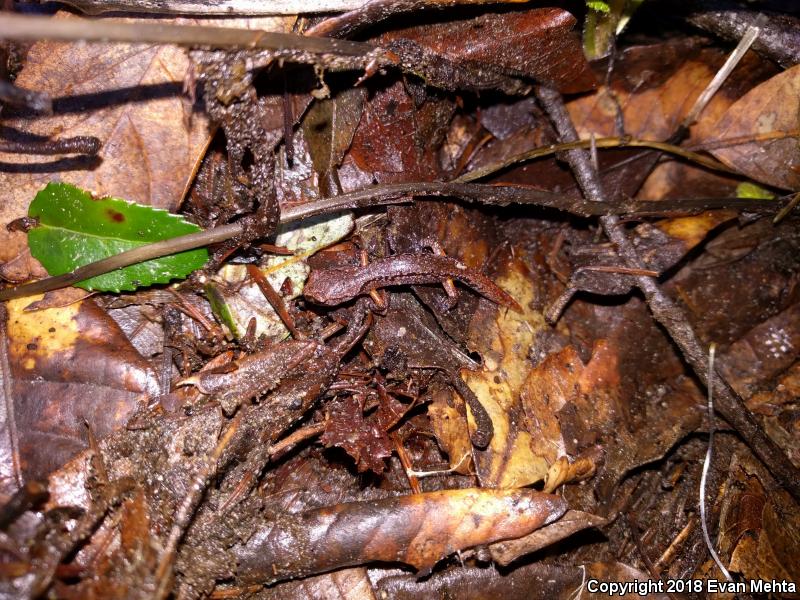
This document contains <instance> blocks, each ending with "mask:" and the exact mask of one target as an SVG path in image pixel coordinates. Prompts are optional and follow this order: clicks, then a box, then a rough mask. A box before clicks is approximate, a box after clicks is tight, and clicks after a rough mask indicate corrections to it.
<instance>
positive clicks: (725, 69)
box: [680, 15, 766, 129]
mask: <svg viewBox="0 0 800 600" xmlns="http://www.w3.org/2000/svg"><path fill="white" fill-rule="evenodd" d="M765 20H766V19H765V17H764V15H761V16H760V20H757V21H756V24H755V25H751V26H750V27H748V28H747V31H745V32H744V35H743V36H742V39H741V40H739V44H738V45H737V46H736V48H735V49H734V50H733V52H731V53H730V55H729V56H728V60H726V61H725V64H723V65H722V67H721V68H720V70H719V71H717V74H716V75H714V78H713V79H712V80H711V83H709V84H708V85H707V86H706V89H704V90H703V92H702V93H701V94H700V95H699V96H698V97H697V100H695V103H694V106H692V108H691V110H689V112H688V114H687V115H686V117H685V118H684V119H683V121H682V122H681V125H680V126H681V127H683V128H686V129H688V128H689V127H691V126H692V125H693V124H694V122H695V121H697V117H699V116H700V113H701V112H703V109H704V108H705V107H706V106H707V105H708V103H709V102H710V101H711V98H712V97H713V96H714V94H716V93H717V91H719V88H721V87H722V84H723V83H725V80H726V79H728V76H729V75H730V74H731V72H732V71H733V70H734V69H735V68H736V65H738V64H739V61H741V60H742V58H744V55H745V53H746V52H747V51H748V50H749V49H750V46H752V45H753V42H755V41H756V38H757V37H758V34H759V33H760V31H761V29H760V27H759V25H760V23H761V22H763V21H765Z"/></svg>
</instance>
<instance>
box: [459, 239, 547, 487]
mask: <svg viewBox="0 0 800 600" xmlns="http://www.w3.org/2000/svg"><path fill="white" fill-rule="evenodd" d="M500 264H501V265H503V267H502V268H503V272H502V274H501V275H500V276H499V277H498V278H497V280H496V281H497V284H498V285H499V286H500V287H502V288H503V289H505V290H506V291H507V292H508V293H510V294H511V295H512V296H513V297H514V298H515V299H516V300H517V302H518V303H519V304H520V306H522V307H523V312H522V313H521V314H519V313H516V312H514V311H509V310H506V309H503V308H501V309H499V310H498V309H497V308H496V307H493V306H492V307H490V306H489V305H487V304H486V303H481V305H480V307H479V309H478V312H477V313H476V314H475V317H474V318H473V322H472V325H471V330H470V342H469V345H470V347H471V348H474V349H475V350H479V351H480V352H481V355H482V358H483V366H482V368H481V369H479V370H476V371H467V370H463V371H462V372H461V375H462V377H463V378H464V381H465V382H466V383H467V385H469V386H470V388H472V390H473V391H474V392H475V395H476V396H477V397H478V400H480V402H481V404H482V405H483V406H484V408H486V410H487V411H488V413H489V416H490V417H491V419H492V423H493V425H494V432H495V433H494V437H493V438H492V443H491V445H490V446H489V448H488V449H487V450H486V452H484V453H481V454H480V455H479V456H478V457H477V465H476V468H477V470H478V475H479V477H480V479H481V482H482V483H483V485H485V486H489V487H517V486H523V485H529V484H531V483H535V482H537V481H539V480H541V479H544V477H545V475H546V474H547V470H548V468H549V462H548V460H547V458H545V456H546V455H542V454H541V453H537V452H536V440H535V439H534V438H533V437H532V435H531V432H530V431H528V429H527V428H526V427H525V425H524V423H523V422H522V421H521V420H520V419H519V417H518V416H517V415H518V413H519V410H520V404H519V402H520V394H521V393H522V390H523V388H524V385H525V380H526V377H527V376H528V373H529V371H530V363H529V361H528V359H527V356H528V353H529V351H530V349H531V348H532V347H533V344H534V340H535V338H536V333H537V331H539V330H542V329H545V328H548V327H549V326H548V325H546V324H545V321H544V316H543V315H542V313H541V312H539V311H537V310H536V309H534V308H532V306H533V305H534V301H535V298H536V296H537V293H538V292H537V288H536V284H535V282H534V281H533V278H532V277H531V276H530V271H529V270H528V267H527V266H526V265H525V264H524V262H523V261H522V260H521V259H520V258H514V257H513V255H508V254H505V253H504V254H503V260H502V261H501V262H500ZM470 423H471V427H474V423H473V422H472V421H470ZM540 433H541V432H540V431H536V434H540ZM544 443H546V442H544ZM548 454H549V453H548ZM552 460H555V457H553V458H552Z"/></svg>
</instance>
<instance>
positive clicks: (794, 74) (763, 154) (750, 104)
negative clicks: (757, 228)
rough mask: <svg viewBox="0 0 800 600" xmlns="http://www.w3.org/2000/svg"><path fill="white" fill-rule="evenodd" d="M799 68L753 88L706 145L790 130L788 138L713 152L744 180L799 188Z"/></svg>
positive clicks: (707, 138) (709, 133)
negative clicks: (746, 178) (711, 142)
mask: <svg viewBox="0 0 800 600" xmlns="http://www.w3.org/2000/svg"><path fill="white" fill-rule="evenodd" d="M798 114H800V65H797V66H794V67H792V68H791V69H787V70H786V71H783V72H782V73H779V74H778V75H775V76H774V77H773V78H772V79H769V80H768V81H765V82H764V83H762V84H761V85H759V86H757V87H755V88H753V89H752V90H750V91H749V92H748V93H747V94H745V96H744V97H742V98H741V99H739V100H738V101H737V102H736V103H735V104H734V105H733V106H731V107H730V108H729V109H728V111H727V112H726V113H725V114H724V115H723V116H722V118H721V119H720V120H719V121H717V122H716V124H715V125H714V126H713V127H709V128H708V129H706V130H705V131H704V134H705V135H703V138H704V140H705V141H713V140H719V139H726V138H727V139H730V138H741V137H746V138H748V137H749V138H751V139H752V138H757V136H759V135H761V134H769V133H773V132H781V131H783V132H786V133H791V132H794V135H793V136H792V137H787V138H784V139H773V140H766V141H758V140H757V139H752V141H748V142H745V143H740V144H735V145H731V146H727V147H723V148H715V149H712V150H711V152H712V154H714V156H716V157H717V158H718V159H719V160H721V161H722V162H723V163H725V164H726V165H728V166H729V167H731V168H733V169H736V170H737V171H740V172H741V173H743V174H744V175H746V176H747V177H750V178H751V179H755V180H756V181H760V182H761V183H766V184H767V185H774V186H775V187H779V188H785V189H790V190H800V142H798V135H800V118H798Z"/></svg>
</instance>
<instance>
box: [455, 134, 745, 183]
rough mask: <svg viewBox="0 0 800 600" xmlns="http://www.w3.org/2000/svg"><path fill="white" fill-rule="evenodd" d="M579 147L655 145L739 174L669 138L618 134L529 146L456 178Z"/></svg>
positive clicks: (482, 174)
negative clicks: (663, 140)
mask: <svg viewBox="0 0 800 600" xmlns="http://www.w3.org/2000/svg"><path fill="white" fill-rule="evenodd" d="M577 148H652V149H653V150H661V151H662V152H667V153H669V154H674V155H676V156H680V157H682V158H685V159H687V160H690V161H692V162H695V163H697V164H699V165H702V166H704V167H708V168H709V169H713V170H715V171H722V172H723V173H732V174H734V175H738V174H739V172H738V171H734V170H733V169H730V168H728V167H726V166H725V165H723V164H722V163H721V162H719V161H718V160H716V159H714V158H710V157H708V156H705V155H703V154H698V153H697V152H692V151H691V150H686V149H685V148H681V147H680V146H676V145H674V144H669V143H667V142H658V141H653V140H635V139H632V138H627V137H624V138H619V137H607V138H593V139H589V140H576V141H574V142H562V143H560V144H551V145H550V146H545V147H543V148H534V149H533V150H528V151H527V152H522V153H520V154H515V155H513V156H510V157H508V158H506V159H505V160H502V161H500V162H497V163H494V164H491V165H486V166H485V167H481V168H480V169H475V170H474V171H470V172H469V173H465V174H464V175H462V176H461V177H459V178H458V179H456V180H455V181H458V182H461V183H466V182H468V181H475V180H476V179H482V178H484V177H486V176H488V175H492V174H494V173H497V172H498V171H501V170H502V169H505V168H506V167H510V166H511V165H515V164H518V163H521V162H525V161H529V160H534V159H536V158H542V157H545V156H551V155H553V154H556V153H558V152H564V151H567V150H575V149H577Z"/></svg>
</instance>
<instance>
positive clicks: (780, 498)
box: [718, 454, 800, 597]
mask: <svg viewBox="0 0 800 600" xmlns="http://www.w3.org/2000/svg"><path fill="white" fill-rule="evenodd" d="M769 478H770V475H768V474H767V473H765V472H764V470H763V467H762V466H761V465H760V464H758V463H756V462H755V461H754V460H753V459H752V458H751V457H750V456H749V455H747V454H736V455H735V456H734V458H733V460H732V462H731V468H730V472H729V475H728V481H727V482H726V483H725V485H724V487H723V488H722V489H723V498H722V507H721V513H720V525H719V542H718V543H719V549H720V551H721V554H722V555H723V556H724V557H730V562H729V564H728V565H727V566H728V568H729V569H730V570H731V571H734V572H736V573H741V574H742V576H744V577H745V578H746V579H763V580H766V581H771V580H773V579H774V580H777V581H782V580H785V581H798V579H799V578H800V559H799V558H798V554H797V548H798V547H800V519H799V518H798V514H800V510H798V506H797V503H796V502H795V501H794V500H793V499H792V498H791V497H790V496H789V495H788V494H787V493H786V492H784V491H783V490H781V489H775V488H774V487H772V486H771V485H770V484H769V483H768V481H769ZM787 597H797V596H796V595H790V596H787Z"/></svg>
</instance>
